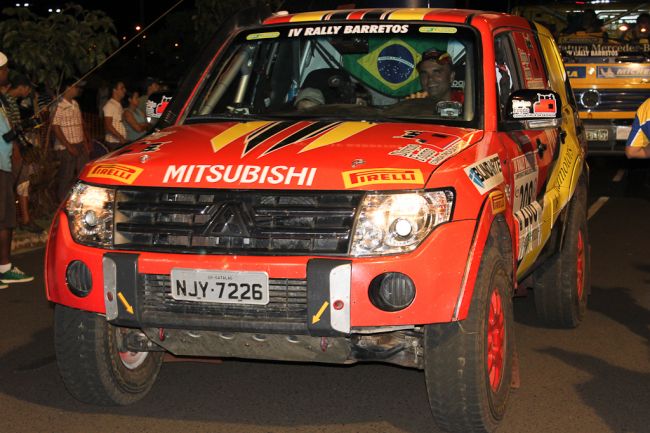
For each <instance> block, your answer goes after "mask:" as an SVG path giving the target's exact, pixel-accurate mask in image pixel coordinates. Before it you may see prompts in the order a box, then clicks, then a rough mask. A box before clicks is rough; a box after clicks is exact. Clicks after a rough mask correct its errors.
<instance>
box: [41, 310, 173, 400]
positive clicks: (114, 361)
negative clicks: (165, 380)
mask: <svg viewBox="0 0 650 433" xmlns="http://www.w3.org/2000/svg"><path fill="white" fill-rule="evenodd" d="M118 332H119V328H117V327H115V326H112V325H110V324H109V323H108V322H106V319H105V318H104V317H102V316H100V315H98V314H94V313H89V312H86V311H81V310H75V309H72V308H68V307H65V306H62V305H57V306H56V307H55V310H54V345H55V350H56V359H57V365H58V367H59V372H60V374H61V377H62V378H63V382H64V383H65V386H66V388H67V389H68V391H69V392H70V393H71V394H72V395H73V396H74V397H75V398H76V399H78V400H80V401H82V402H84V403H90V404H96V405H102V406H115V405H127V404H131V403H134V402H136V401H138V400H140V399H141V398H143V397H144V396H145V395H146V394H147V393H148V392H149V390H150V389H151V387H152V386H153V384H154V382H155V380H156V377H157V376H158V372H159V371H160V366H161V364H162V358H163V354H162V353H161V352H120V351H119V350H118V346H117V337H118V335H117V333H118Z"/></svg>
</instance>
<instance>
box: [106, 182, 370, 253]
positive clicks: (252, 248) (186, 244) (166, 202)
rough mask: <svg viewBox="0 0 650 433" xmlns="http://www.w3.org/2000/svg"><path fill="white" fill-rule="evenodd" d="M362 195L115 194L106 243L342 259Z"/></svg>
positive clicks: (167, 249) (181, 250)
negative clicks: (112, 220) (109, 238)
mask: <svg viewBox="0 0 650 433" xmlns="http://www.w3.org/2000/svg"><path fill="white" fill-rule="evenodd" d="M362 194H363V193H361V192H323V191H321V192H282V191H233V190H175V191H170V190H168V189H165V190H162V189H120V190H118V191H117V194H116V198H115V201H116V203H115V236H114V245H115V247H117V248H120V249H124V250H137V251H159V252H175V253H195V254H286V255H300V254H346V253H347V251H348V247H349V242H350V238H351V232H352V225H353V221H354V215H355V213H356V209H357V206H358V205H359V201H360V200H361V197H362Z"/></svg>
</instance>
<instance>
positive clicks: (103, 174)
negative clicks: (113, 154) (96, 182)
mask: <svg viewBox="0 0 650 433" xmlns="http://www.w3.org/2000/svg"><path fill="white" fill-rule="evenodd" d="M142 171H143V169H141V168H140V167H134V166H132V165H124V164H108V163H106V164H97V165H95V166H94V167H93V168H91V169H90V172H88V175H87V176H88V177H97V178H102V179H112V180H115V181H117V182H122V183H126V184H129V185H131V184H132V183H133V182H134V181H135V180H136V179H137V178H138V176H140V173H142Z"/></svg>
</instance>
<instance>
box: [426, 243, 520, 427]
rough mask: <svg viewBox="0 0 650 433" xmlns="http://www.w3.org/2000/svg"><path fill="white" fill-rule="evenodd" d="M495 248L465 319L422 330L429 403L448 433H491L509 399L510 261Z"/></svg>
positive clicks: (511, 343) (487, 255)
mask: <svg viewBox="0 0 650 433" xmlns="http://www.w3.org/2000/svg"><path fill="white" fill-rule="evenodd" d="M495 244H496V243H495V242H493V241H492V240H490V241H488V243H487V245H486V249H485V253H484V256H483V258H482V261H481V266H480V269H479V274H478V277H477V280H476V284H475V287H474V294H473V296H472V302H471V304H470V310H469V315H468V317H467V319H465V320H463V321H461V322H454V323H445V324H436V325H427V326H426V328H425V368H424V370H425V377H426V384H427V391H428V394H429V403H430V405H431V410H432V412H433V417H434V419H435V421H436V423H437V424H438V426H439V427H441V428H442V429H444V430H446V431H449V432H458V433H460V432H462V433H470V432H492V431H493V430H494V429H495V428H496V427H497V425H498V423H499V421H500V420H501V419H502V418H503V415H504V413H505V410H506V403H507V401H508V397H509V395H510V384H511V379H512V360H513V354H514V350H515V338H514V318H513V312H512V279H511V277H510V275H512V273H511V272H510V271H509V268H512V260H511V259H510V258H509V257H504V255H503V254H502V253H500V252H499V251H498V249H497V248H496V247H495V246H494V245H495Z"/></svg>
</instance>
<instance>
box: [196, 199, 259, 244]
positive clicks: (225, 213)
mask: <svg viewBox="0 0 650 433" xmlns="http://www.w3.org/2000/svg"><path fill="white" fill-rule="evenodd" d="M215 207H216V212H215V213H214V216H213V217H212V218H210V221H209V222H208V225H207V227H206V229H205V234H206V235H213V236H242V237H250V232H249V231H248V224H246V220H245V218H244V210H243V209H242V206H241V205H240V204H238V203H232V202H224V203H221V204H217V205H215ZM215 207H213V208H212V209H210V213H212V212H213V210H214V209H215Z"/></svg>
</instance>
